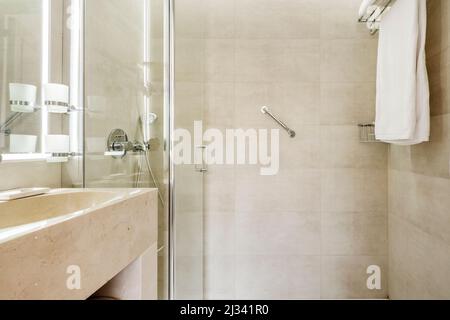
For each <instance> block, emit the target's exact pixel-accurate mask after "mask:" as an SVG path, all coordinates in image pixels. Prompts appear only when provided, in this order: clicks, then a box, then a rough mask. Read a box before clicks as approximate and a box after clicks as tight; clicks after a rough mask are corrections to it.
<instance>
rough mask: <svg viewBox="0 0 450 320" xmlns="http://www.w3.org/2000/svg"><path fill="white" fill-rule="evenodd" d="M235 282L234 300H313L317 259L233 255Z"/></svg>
mask: <svg viewBox="0 0 450 320" xmlns="http://www.w3.org/2000/svg"><path fill="white" fill-rule="evenodd" d="M235 284H236V298H237V299H275V300H277V299H317V298H319V296H320V258H319V257H316V256H257V255H245V256H237V257H236V282H235Z"/></svg>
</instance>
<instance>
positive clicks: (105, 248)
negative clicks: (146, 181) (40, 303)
mask: <svg viewBox="0 0 450 320" xmlns="http://www.w3.org/2000/svg"><path fill="white" fill-rule="evenodd" d="M157 225H158V223H157V191H156V189H58V190H52V191H51V192H50V193H48V194H46V195H42V196H37V197H32V198H26V199H21V200H14V201H10V202H0V261H1V262H0V299H86V298H88V297H89V296H90V295H92V294H93V293H94V292H95V291H97V290H98V289H99V288H101V287H102V286H103V285H104V284H105V283H106V282H108V281H109V280H111V279H112V278H113V277H114V276H115V275H117V274H118V273H119V272H120V271H122V270H123V269H124V268H126V267H127V266H128V265H129V264H130V263H132V262H133V261H134V260H135V259H137V258H138V257H139V256H140V255H141V254H142V253H143V252H144V251H146V250H147V249H148V248H149V247H151V246H153V245H154V244H156V239H157ZM71 266H72V267H73V266H77V267H79V269H80V270H81V276H82V280H81V281H82V284H83V285H82V287H81V288H80V289H76V290H73V288H72V289H70V288H68V286H67V283H66V282H67V279H68V277H69V274H68V271H67V270H68V268H70V267H71Z"/></svg>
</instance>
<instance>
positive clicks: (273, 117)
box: [261, 106, 296, 138]
mask: <svg viewBox="0 0 450 320" xmlns="http://www.w3.org/2000/svg"><path fill="white" fill-rule="evenodd" d="M261 112H262V113H263V114H267V115H268V116H269V117H271V118H272V119H273V120H275V122H276V123H278V124H279V125H280V126H282V127H283V129H284V130H286V131H287V133H288V134H289V136H290V137H291V138H295V135H296V133H295V131H294V130H292V129H291V128H289V127H288V126H287V125H286V124H285V123H284V122H283V121H281V120H280V119H278V117H276V116H274V115H273V113H272V112H270V109H269V107H266V106H264V107H262V108H261Z"/></svg>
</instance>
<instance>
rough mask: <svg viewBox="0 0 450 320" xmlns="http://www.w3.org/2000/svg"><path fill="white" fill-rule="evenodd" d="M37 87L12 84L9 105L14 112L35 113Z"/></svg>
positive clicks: (10, 85)
mask: <svg viewBox="0 0 450 320" xmlns="http://www.w3.org/2000/svg"><path fill="white" fill-rule="evenodd" d="M36 93H37V87H36V86H33V85H30V84H23V83H10V84H9V104H10V106H11V111H13V112H28V113H29V112H34V107H35V105H36Z"/></svg>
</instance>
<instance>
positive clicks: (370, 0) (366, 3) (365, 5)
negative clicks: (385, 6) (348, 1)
mask: <svg viewBox="0 0 450 320" xmlns="http://www.w3.org/2000/svg"><path fill="white" fill-rule="evenodd" d="M375 2H376V0H363V2H362V3H361V6H360V7H359V13H358V14H359V17H360V18H362V17H364V16H365V15H366V14H367V12H369V10H370V9H371V7H373V5H374V4H375ZM372 11H373V9H372Z"/></svg>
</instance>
